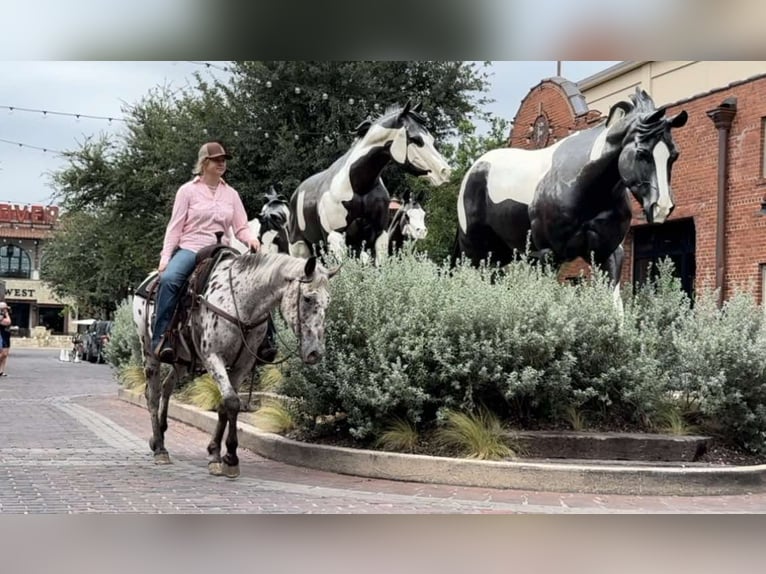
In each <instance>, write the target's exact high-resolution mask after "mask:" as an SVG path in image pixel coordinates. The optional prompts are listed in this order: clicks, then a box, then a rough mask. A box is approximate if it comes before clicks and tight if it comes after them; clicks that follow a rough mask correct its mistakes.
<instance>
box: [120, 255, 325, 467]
mask: <svg viewBox="0 0 766 574" xmlns="http://www.w3.org/2000/svg"><path fill="white" fill-rule="evenodd" d="M335 272H336V271H334V270H333V271H330V270H327V269H325V268H324V267H323V266H322V265H320V264H318V263H317V260H316V258H313V257H312V258H310V259H302V258H297V257H291V256H289V255H286V254H283V253H278V254H271V253H260V252H259V253H245V254H242V255H239V256H231V257H229V258H225V259H221V260H219V261H218V263H217V265H216V266H215V267H214V268H213V269H212V272H211V273H210V276H209V280H208V281H207V283H206V285H205V286H204V288H202V289H201V290H200V293H199V294H197V295H196V296H195V297H194V299H193V305H192V306H191V309H190V310H189V311H188V315H187V317H188V319H187V321H185V322H184V324H183V325H182V326H181V334H182V337H183V339H184V340H185V341H187V342H189V343H190V344H189V345H188V347H190V349H187V350H189V351H190V352H191V357H190V362H191V363H195V362H197V361H199V362H200V363H201V365H202V366H203V367H204V368H205V370H206V371H207V372H208V373H209V374H210V375H212V377H213V379H214V380H215V382H216V383H217V385H218V387H219V389H220V391H221V397H222V400H221V404H220V406H219V407H218V424H217V426H216V429H215V432H214V433H213V437H212V440H211V442H210V444H209V446H208V453H209V454H210V462H209V464H208V469H209V471H210V473H211V474H214V475H225V476H228V477H230V478H234V477H236V476H238V475H239V459H238V458H237V445H238V442H237V416H238V414H239V410H240V399H239V395H238V389H239V386H240V384H241V383H242V381H243V380H244V379H245V378H246V377H247V376H248V375H250V373H251V372H252V370H253V368H254V366H255V362H256V352H257V349H258V347H259V345H260V343H261V342H262V341H263V338H264V336H265V335H266V329H267V322H268V318H269V316H270V314H271V311H272V310H273V309H276V308H279V310H280V312H281V313H282V316H283V317H284V319H285V322H286V323H287V324H288V325H289V326H290V328H291V329H292V331H293V333H295V336H296V339H297V343H296V346H297V351H296V354H298V355H299V356H300V359H301V360H302V361H303V362H304V363H307V364H314V363H316V362H318V361H319V360H320V359H321V358H322V356H323V354H324V341H325V310H326V309H327V306H328V304H329V302H330V294H329V290H328V288H329V285H328V281H329V279H330V278H331V277H332V276H333V275H334V274H335ZM153 275H156V273H155V274H153ZM150 280H151V276H150V277H149V278H147V280H146V281H145V284H146V283H148V282H149V281H150ZM141 292H142V288H141V287H139V290H138V291H137V293H136V295H135V297H134V298H133V320H134V322H135V324H136V327H137V329H138V334H139V338H140V340H141V347H142V349H143V355H144V368H145V372H146V381H147V384H146V402H147V408H148V409H149V413H150V415H151V421H152V438H151V440H150V441H149V446H150V448H151V449H152V451H153V453H154V460H155V462H156V463H158V464H167V463H169V462H170V457H169V456H168V452H167V450H166V449H165V431H166V430H167V428H168V401H169V400H170V395H171V393H172V392H173V388H174V386H175V383H176V381H177V380H179V379H180V378H181V377H183V376H184V375H185V374H186V372H187V371H188V369H189V366H188V365H187V364H186V362H183V363H182V362H176V363H175V364H174V365H173V372H172V373H171V374H170V375H169V376H168V377H166V378H165V380H164V381H162V382H161V381H160V362H159V360H158V359H157V358H156V356H155V355H154V353H152V351H151V349H150V347H151V323H152V321H151V317H152V314H153V311H154V309H153V308H154V303H153V301H148V300H147V298H145V297H143V296H141V295H140V293H141ZM177 354H178V355H180V354H179V353H177ZM227 427H228V434H227V435H226V455H225V456H223V457H221V441H222V439H223V435H224V432H225V431H226V428H227Z"/></svg>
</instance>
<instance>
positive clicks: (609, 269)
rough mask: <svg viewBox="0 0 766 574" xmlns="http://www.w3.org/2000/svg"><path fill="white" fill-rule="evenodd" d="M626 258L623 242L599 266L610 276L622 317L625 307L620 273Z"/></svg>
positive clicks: (613, 296)
mask: <svg viewBox="0 0 766 574" xmlns="http://www.w3.org/2000/svg"><path fill="white" fill-rule="evenodd" d="M624 259H625V249H623V247H622V244H620V245H618V246H617V249H615V250H614V251H613V252H612V253H611V254H610V255H609V256H608V257H607V258H606V260H604V261H603V262H600V263H599V266H600V267H601V268H602V269H603V270H604V271H606V274H607V277H609V283H610V284H611V285H612V301H613V303H614V306H615V308H616V309H617V312H618V313H619V315H620V317H622V316H623V312H624V308H623V305H622V296H621V295H620V275H621V274H622V263H623V261H624Z"/></svg>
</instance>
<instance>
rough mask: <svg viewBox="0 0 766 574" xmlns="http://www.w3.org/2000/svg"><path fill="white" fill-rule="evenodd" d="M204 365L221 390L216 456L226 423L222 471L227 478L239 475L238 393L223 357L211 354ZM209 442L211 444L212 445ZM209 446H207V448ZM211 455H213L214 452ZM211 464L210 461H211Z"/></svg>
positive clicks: (209, 467) (214, 438) (214, 439)
mask: <svg viewBox="0 0 766 574" xmlns="http://www.w3.org/2000/svg"><path fill="white" fill-rule="evenodd" d="M205 367H206V368H207V371H208V373H210V375H211V376H212V377H213V379H215V382H216V383H218V388H219V389H220V390H221V406H220V407H219V408H218V425H217V426H216V430H215V435H214V436H213V442H214V443H215V444H216V445H217V448H218V456H219V457H220V444H221V439H222V438H223V432H224V429H225V427H226V424H227V423H228V425H229V433H228V434H227V435H226V454H225V455H224V456H223V458H222V459H221V460H222V462H223V465H222V469H221V470H222V473H223V474H224V475H225V476H228V477H229V478H236V477H237V476H239V458H237V445H238V441H237V416H238V415H239V403H240V401H239V395H238V394H237V391H236V389H235V388H234V387H233V386H232V384H231V381H230V379H229V376H228V374H227V373H226V365H225V364H224V362H223V359H221V357H219V356H218V355H216V354H211V355H210V356H208V357H207V358H206V360H205ZM213 442H211V443H210V444H211V446H213ZM209 448H210V447H208V450H209ZM211 454H213V456H215V454H214V453H211ZM211 464H212V462H211ZM211 464H209V465H208V469H209V470H210V472H211V474H215V472H213V470H214V468H211Z"/></svg>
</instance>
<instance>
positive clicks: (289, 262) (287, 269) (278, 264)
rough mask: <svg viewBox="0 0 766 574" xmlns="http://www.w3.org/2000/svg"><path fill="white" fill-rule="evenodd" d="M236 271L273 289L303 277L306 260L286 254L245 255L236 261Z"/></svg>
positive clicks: (258, 253)
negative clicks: (286, 280) (287, 280)
mask: <svg viewBox="0 0 766 574" xmlns="http://www.w3.org/2000/svg"><path fill="white" fill-rule="evenodd" d="M233 265H234V266H236V267H235V269H234V270H235V271H238V272H240V273H244V274H248V275H252V276H253V278H255V277H257V278H258V280H259V281H262V282H263V283H265V284H266V285H267V286H269V287H271V288H272V289H276V288H277V287H279V286H281V285H282V284H283V283H284V281H285V279H296V278H298V277H302V276H303V270H304V267H305V265H306V260H305V259H300V258H298V257H292V256H290V255H288V254H286V253H261V252H260V251H259V252H257V253H243V254H242V255H240V256H239V257H237V258H236V259H235V260H234V263H233Z"/></svg>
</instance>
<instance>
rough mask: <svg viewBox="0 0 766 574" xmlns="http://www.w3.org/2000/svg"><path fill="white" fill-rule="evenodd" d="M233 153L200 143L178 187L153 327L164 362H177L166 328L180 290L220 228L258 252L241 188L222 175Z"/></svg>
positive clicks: (225, 236)
mask: <svg viewBox="0 0 766 574" xmlns="http://www.w3.org/2000/svg"><path fill="white" fill-rule="evenodd" d="M228 159H231V156H230V155H229V154H228V153H226V150H225V149H224V148H223V146H222V145H221V144H220V143H218V142H208V143H205V144H203V145H202V147H200V149H199V153H198V154H197V164H196V165H195V168H194V172H193V174H194V178H193V179H192V180H191V181H189V182H187V183H185V184H184V185H182V186H181V187H180V188H179V189H178V191H177V192H176V198H175V203H174V204H173V212H172V215H171V216H170V222H169V223H168V226H167V229H166V230H165V241H164V243H163V246H162V253H161V255H160V264H159V267H158V268H157V269H158V271H159V289H158V292H157V300H156V312H155V319H154V325H153V329H152V350H153V351H154V353H155V354H156V355H157V357H158V358H159V359H160V361H162V362H165V363H173V362H174V361H175V353H174V351H173V349H172V346H171V345H170V343H169V332H168V330H169V329H170V328H171V327H172V325H171V324H170V322H171V320H172V319H173V314H174V312H175V309H176V305H177V304H178V300H179V297H180V295H181V289H182V287H183V285H184V283H185V282H186V280H187V279H188V278H189V275H191V272H192V271H194V265H195V258H196V254H197V252H198V251H199V250H200V249H201V248H203V247H205V246H207V245H210V244H213V243H215V242H216V236H215V234H216V232H218V231H220V232H222V233H223V242H224V243H227V244H228V242H229V241H228V230H229V227H231V228H232V229H233V230H234V235H235V236H236V238H237V239H239V240H240V241H241V242H242V243H244V244H245V245H247V246H249V247H250V248H251V249H252V250H254V251H257V250H258V248H259V247H260V242H259V241H258V239H257V238H256V237H251V235H250V228H249V227H248V219H247V213H246V212H245V207H244V205H243V204H242V199H241V198H240V196H239V193H237V191H236V190H235V189H234V188H233V187H231V186H230V185H228V184H227V183H226V182H225V181H224V180H223V174H224V173H225V172H226V165H227V164H226V160H228Z"/></svg>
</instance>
